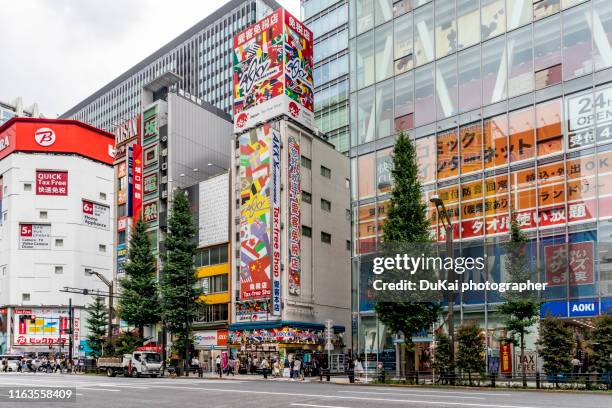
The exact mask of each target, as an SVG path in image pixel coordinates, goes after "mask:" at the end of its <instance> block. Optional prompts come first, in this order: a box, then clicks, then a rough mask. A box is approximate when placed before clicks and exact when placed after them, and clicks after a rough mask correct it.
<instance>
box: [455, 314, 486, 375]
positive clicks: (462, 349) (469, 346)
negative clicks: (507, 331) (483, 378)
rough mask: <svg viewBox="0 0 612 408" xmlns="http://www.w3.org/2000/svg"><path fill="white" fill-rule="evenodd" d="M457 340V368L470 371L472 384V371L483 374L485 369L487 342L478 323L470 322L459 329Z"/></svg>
mask: <svg viewBox="0 0 612 408" xmlns="http://www.w3.org/2000/svg"><path fill="white" fill-rule="evenodd" d="M457 342H458V343H459V351H458V353H457V368H459V369H461V370H463V371H465V372H467V373H468V378H469V382H470V385H471V384H472V373H477V374H482V373H484V371H485V359H484V353H485V342H484V338H483V336H482V333H481V331H480V327H479V326H478V324H477V323H475V322H469V323H467V324H464V325H463V326H461V327H460V328H459V330H458V331H457Z"/></svg>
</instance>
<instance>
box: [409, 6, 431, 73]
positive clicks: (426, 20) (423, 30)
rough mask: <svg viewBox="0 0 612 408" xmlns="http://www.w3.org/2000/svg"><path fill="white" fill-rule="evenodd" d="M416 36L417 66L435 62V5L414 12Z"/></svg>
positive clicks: (415, 52)
mask: <svg viewBox="0 0 612 408" xmlns="http://www.w3.org/2000/svg"><path fill="white" fill-rule="evenodd" d="M414 36H415V38H414V55H415V59H416V66H417V67H418V66H419V65H423V64H426V63H428V62H431V61H433V60H434V44H433V39H434V33H433V4H428V5H427V6H425V7H421V8H420V9H418V10H416V11H415V12H414Z"/></svg>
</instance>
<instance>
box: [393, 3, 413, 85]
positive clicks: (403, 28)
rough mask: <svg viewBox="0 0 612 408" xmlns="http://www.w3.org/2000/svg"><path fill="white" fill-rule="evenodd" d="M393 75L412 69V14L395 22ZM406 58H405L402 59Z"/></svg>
mask: <svg viewBox="0 0 612 408" xmlns="http://www.w3.org/2000/svg"><path fill="white" fill-rule="evenodd" d="M394 24H395V26H394V40H393V41H394V43H395V53H394V56H393V57H394V59H395V74H399V73H401V72H404V71H407V70H409V69H412V67H413V62H414V61H413V60H412V13H410V14H406V15H404V16H402V17H400V18H398V19H396V20H395V23H394ZM404 57H407V58H404Z"/></svg>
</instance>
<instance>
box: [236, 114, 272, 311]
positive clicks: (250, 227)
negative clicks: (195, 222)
mask: <svg viewBox="0 0 612 408" xmlns="http://www.w3.org/2000/svg"><path fill="white" fill-rule="evenodd" d="M271 146H272V129H271V127H270V125H266V126H262V127H260V128H257V129H255V130H251V131H249V132H248V133H245V134H243V135H241V136H240V169H239V172H240V180H241V186H240V299H241V300H250V299H262V298H269V297H270V294H271V291H270V269H271V266H272V259H271V258H272V245H271V239H270V237H271V232H272V231H271V229H272V219H271V215H272V214H271V199H272V197H271V193H272V174H271V156H272V147H271Z"/></svg>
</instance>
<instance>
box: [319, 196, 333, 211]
mask: <svg viewBox="0 0 612 408" xmlns="http://www.w3.org/2000/svg"><path fill="white" fill-rule="evenodd" d="M321 209H322V210H324V211H327V212H331V201H328V200H326V199H324V198H322V199H321Z"/></svg>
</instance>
